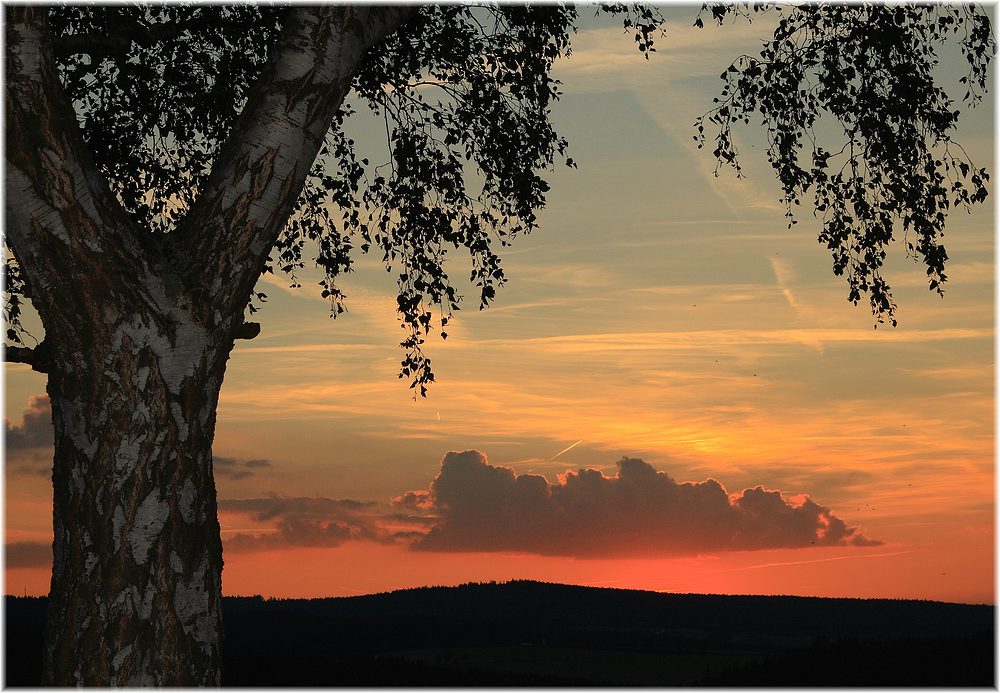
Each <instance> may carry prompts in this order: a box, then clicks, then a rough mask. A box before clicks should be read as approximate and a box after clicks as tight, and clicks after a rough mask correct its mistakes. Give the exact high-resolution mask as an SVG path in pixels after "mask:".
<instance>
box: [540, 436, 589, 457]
mask: <svg viewBox="0 0 1000 693" xmlns="http://www.w3.org/2000/svg"><path fill="white" fill-rule="evenodd" d="M582 442H583V440H578V441H576V442H575V443H573V444H572V445H570V446H569V447H568V448H566V449H565V450H560V451H559V452H557V453H556V454H554V455H553V456H552V457H550V458H549V459H547V460H545V461H546V462H551V461H552V460H554V459H555V458H557V457H559V455H561V454H563V453H564V452H569V451H570V450H572V449H573V448H575V447H576V446H577V445H579V444H580V443H582Z"/></svg>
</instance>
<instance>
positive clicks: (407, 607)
mask: <svg viewBox="0 0 1000 693" xmlns="http://www.w3.org/2000/svg"><path fill="white" fill-rule="evenodd" d="M45 608H46V600H45V599H43V598H30V597H29V598H23V597H7V598H6V623H5V628H6V636H7V637H6V648H7V651H6V662H7V670H6V672H5V679H4V683H5V685H7V686H32V685H37V683H38V681H39V672H40V652H41V628H42V623H43V622H44V615H45ZM224 617H225V624H226V640H225V645H224V663H225V669H224V674H223V683H224V685H229V686H296V685H301V686H307V685H312V686H332V685H351V686H359V685H381V686H392V685H400V686H421V685H464V686H475V685H498V686H514V685H575V686H579V685H616V684H617V685H620V684H639V685H661V686H667V685H698V684H709V685H713V684H714V685H728V686H731V685H795V686H816V685H831V686H837V685H840V686H844V685H868V686H884V685H905V686H913V685H919V686H928V685H941V686H961V685H976V686H993V685H994V684H995V680H994V654H993V653H994V607H992V606H982V605H965V604H947V603H942V602H925V601H910V600H884V599H877V600H859V599H823V598H803V597H750V596H743V597H741V596H717V595H682V594H658V593H654V592H640V591H632V590H617V589H598V588H590V587H573V586H567V585H553V584H545V583H537V582H528V581H516V582H510V583H505V584H494V583H490V584H471V585H463V586H460V587H428V588H420V589H412V590H402V591H398V592H391V593H386V594H376V595H368V596H364V597H344V598H330V599H311V600H307V599H293V600H265V599H262V598H260V597H229V598H226V599H225V602H224Z"/></svg>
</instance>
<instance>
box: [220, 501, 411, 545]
mask: <svg viewBox="0 0 1000 693" xmlns="http://www.w3.org/2000/svg"><path fill="white" fill-rule="evenodd" d="M219 511H220V512H223V513H231V514H236V515H245V516H247V517H248V518H249V519H250V520H251V521H253V522H257V523H271V524H269V526H267V527H262V528H260V530H259V531H239V532H234V533H230V534H228V535H224V541H225V547H226V549H228V550H232V551H259V550H263V549H275V548H283V547H291V546H324V547H332V546H339V545H340V544H343V543H344V542H345V541H349V540H352V539H367V540H372V541H378V542H385V541H392V540H393V539H392V535H391V534H390V533H389V532H387V531H386V530H384V529H383V528H382V527H381V525H380V521H381V519H382V516H381V514H380V513H379V511H378V509H377V504H376V503H374V502H366V501H357V500H350V499H335V498H323V497H315V498H305V497H298V498H283V497H281V496H278V495H276V494H272V495H270V496H268V497H266V498H243V499H236V500H223V501H219Z"/></svg>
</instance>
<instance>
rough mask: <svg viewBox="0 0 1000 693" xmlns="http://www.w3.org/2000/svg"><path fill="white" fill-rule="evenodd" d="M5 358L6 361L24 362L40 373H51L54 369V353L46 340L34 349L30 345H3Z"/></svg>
mask: <svg viewBox="0 0 1000 693" xmlns="http://www.w3.org/2000/svg"><path fill="white" fill-rule="evenodd" d="M2 348H3V360H4V361H5V362H6V363H24V364H27V365H29V366H31V370H33V371H38V372H39V373H50V372H51V370H52V354H51V352H50V351H49V348H48V345H47V344H46V343H45V340H42V342H41V343H40V344H39V345H38V346H36V347H35V348H34V349H31V348H29V347H19V346H7V345H6V344H5V345H3V347H2Z"/></svg>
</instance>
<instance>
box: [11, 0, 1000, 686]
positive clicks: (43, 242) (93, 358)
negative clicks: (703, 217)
mask: <svg viewBox="0 0 1000 693" xmlns="http://www.w3.org/2000/svg"><path fill="white" fill-rule="evenodd" d="M601 10H602V11H604V12H606V13H611V14H615V15H618V16H619V18H621V17H624V26H625V29H626V30H627V33H628V34H629V35H630V36H631V37H633V38H634V39H635V42H636V45H637V46H638V49H639V51H640V52H641V53H643V54H645V56H646V57H647V58H648V57H649V54H650V53H651V52H653V51H654V50H655V49H654V45H653V44H654V40H655V39H658V38H659V36H660V31H661V29H662V25H663V21H662V17H661V16H660V15H659V14H658V12H657V11H656V10H655V9H650V8H645V7H640V6H636V7H626V6H606V7H603V8H601ZM589 11H592V10H588V12H589ZM778 11H779V12H781V13H782V17H783V20H782V22H781V24H780V25H779V28H778V30H777V31H776V32H775V34H774V37H773V41H771V42H769V43H768V44H767V45H765V46H764V50H763V51H762V53H761V56H760V57H759V58H757V57H755V58H744V59H741V60H740V61H737V62H734V63H733V65H732V66H730V67H729V69H728V70H727V71H726V72H725V73H723V77H724V78H725V80H726V85H725V87H724V91H723V94H722V96H721V97H720V99H719V101H718V103H717V106H716V107H715V108H714V110H712V111H710V112H709V113H708V114H707V115H706V119H705V121H703V122H700V123H699V124H697V127H698V131H699V132H700V133H701V134H700V135H696V136H701V137H703V138H704V137H705V136H706V135H705V127H706V125H707V126H708V127H709V135H710V136H711V137H712V138H714V139H715V142H716V144H717V146H716V149H715V156H716V157H718V158H719V159H720V161H721V162H722V163H724V164H733V165H738V158H737V152H736V149H735V140H734V139H733V135H732V126H733V125H734V124H736V121H739V120H743V121H746V122H747V123H749V122H750V120H751V117H752V118H753V119H757V118H758V116H759V117H760V119H761V120H762V122H763V124H764V126H765V128H766V130H767V132H768V133H769V141H770V143H771V147H770V149H769V156H770V158H771V161H772V163H773V164H774V166H775V169H776V171H777V173H778V176H779V180H780V181H781V184H782V187H783V190H784V195H785V201H786V202H787V203H788V205H789V208H790V209H791V208H792V207H793V206H794V205H797V204H798V202H799V200H800V199H801V198H803V197H804V195H805V193H806V191H807V190H808V189H809V188H810V187H812V189H813V190H814V191H815V194H816V197H815V200H814V201H813V205H814V207H815V208H816V209H817V210H818V211H819V212H820V213H822V214H824V215H825V218H824V226H823V228H824V231H823V234H825V235H823V236H821V240H822V241H823V242H824V244H825V245H827V246H828V247H829V248H830V249H831V251H832V252H833V256H834V271H835V272H837V273H838V274H844V275H845V276H846V277H847V279H848V282H849V288H850V294H849V298H850V299H851V300H853V301H857V300H858V299H860V298H862V297H864V296H868V297H869V298H870V299H871V306H872V309H873V312H874V314H875V316H876V317H877V318H882V317H886V316H888V317H890V318H891V316H892V309H893V307H894V305H893V304H892V302H891V299H888V300H887V299H886V296H888V295H889V294H888V284H886V283H885V281H884V280H883V279H882V278H881V275H880V274H879V269H880V267H881V262H880V260H881V258H883V257H884V253H885V248H886V247H887V246H888V245H889V244H890V242H891V241H892V234H893V230H894V229H896V228H901V229H903V230H904V231H905V232H906V233H909V234H913V233H915V234H916V238H917V242H916V244H915V245H911V246H908V247H907V251H908V252H911V253H912V254H913V255H914V256H915V257H917V258H918V259H920V260H922V261H923V262H924V264H925V265H926V267H927V268H928V272H929V274H930V281H931V288H932V289H940V285H941V283H942V282H943V281H944V280H945V276H944V272H943V267H944V261H945V259H946V257H947V256H946V254H945V253H944V250H943V247H941V246H940V243H939V236H940V231H941V229H942V228H943V223H944V217H945V215H946V214H947V211H948V208H949V206H954V205H955V204H959V205H971V204H974V203H976V202H979V201H981V200H982V199H983V198H984V197H985V195H986V191H985V183H986V180H987V179H988V175H987V173H986V171H985V169H981V168H976V167H975V165H974V164H973V162H972V160H971V158H970V157H969V156H968V155H967V154H966V153H965V152H964V151H962V150H960V149H958V148H957V146H956V145H954V144H953V143H952V141H951V132H952V131H953V128H954V126H955V124H956V122H957V119H958V110H957V109H956V108H955V105H954V103H953V101H952V99H951V98H949V97H948V96H947V95H946V94H945V93H944V92H943V91H941V89H940V88H939V87H938V86H937V85H936V84H935V83H934V81H933V70H932V69H931V68H932V63H933V61H934V60H935V54H934V47H935V46H937V45H938V44H940V43H941V42H942V41H944V40H945V39H949V38H951V39H954V40H956V41H958V43H959V44H960V45H961V46H962V48H963V50H964V51H965V54H966V55H967V56H968V60H969V75H968V76H967V77H966V78H965V79H966V80H967V81H966V84H967V85H968V86H969V87H970V89H969V91H970V95H967V100H968V101H975V100H976V99H977V98H979V97H980V96H981V94H982V91H983V89H984V88H985V74H986V65H987V62H988V60H989V57H990V56H991V55H992V50H993V48H992V46H993V43H992V35H991V34H990V31H989V22H988V20H987V19H986V18H985V16H984V15H983V14H982V13H981V12H979V11H976V10H975V9H973V8H971V7H967V6H961V7H955V8H952V7H947V6H937V7H930V8H927V7H911V6H896V5H894V6H891V7H883V6H878V5H874V6H850V7H847V6H844V7H838V6H820V5H808V6H804V7H802V8H779V10H778ZM705 12H710V15H706V16H710V17H711V18H712V19H715V20H717V21H718V22H719V23H723V22H726V21H730V20H731V18H732V16H733V15H734V14H739V12H740V11H737V10H734V9H733V8H731V7H726V6H721V7H713V8H708V9H706V10H705V11H704V12H703V14H704V13H705ZM749 12H750V11H749V10H747V13H748V14H749ZM4 15H5V17H4V19H5V24H6V46H7V48H6V50H7V54H6V84H5V88H6V106H5V108H6V110H5V117H6V145H7V146H6V160H5V162H6V169H5V171H6V172H5V183H6V207H5V213H6V218H5V225H4V232H5V250H6V253H7V255H6V272H5V277H6V284H5V292H6V293H5V298H6V303H5V319H6V326H7V341H8V346H7V349H6V358H7V360H10V361H18V362H22V363H28V364H31V366H32V368H34V369H35V370H38V371H40V372H43V373H46V374H47V378H48V380H47V390H48V394H49V398H50V400H51V403H52V419H53V426H54V431H55V456H54V464H53V475H52V478H53V488H54V513H53V530H54V543H53V575H52V583H51V592H50V599H49V613H48V622H47V626H46V644H45V652H44V683H45V684H47V685H88V686H107V685H186V686H189V685H218V684H219V682H220V669H221V666H220V665H221V662H220V656H221V655H220V652H221V637H222V624H221V574H222V545H221V541H220V536H219V523H218V519H217V513H216V493H215V484H214V480H213V475H212V452H211V446H212V439H213V436H214V432H215V425H216V405H217V402H218V397H219V392H220V388H221V387H222V383H223V379H224V374H225V368H226V362H227V360H228V359H229V358H230V355H231V352H232V349H233V345H234V343H235V341H236V340H238V339H240V338H252V337H253V336H254V335H255V334H256V332H257V331H258V330H259V326H258V325H256V324H255V323H250V322H247V321H246V315H247V313H248V312H253V310H255V301H257V300H259V299H260V296H258V295H257V294H255V289H254V287H255V285H256V283H257V281H258V279H259V278H260V276H261V274H262V273H263V272H268V271H273V270H278V271H284V272H286V273H290V274H292V275H293V276H294V273H295V271H296V269H297V268H301V267H302V266H303V263H304V262H306V261H307V260H308V261H315V262H316V263H317V264H318V265H319V266H320V267H321V268H322V269H323V270H324V273H325V278H324V280H323V282H322V286H321V287H319V290H320V291H321V292H322V295H323V296H324V297H326V298H328V299H329V300H330V306H331V312H332V313H333V314H334V315H336V314H337V313H339V312H340V311H341V310H342V309H343V302H344V300H345V296H344V294H343V293H342V291H341V289H340V287H339V285H338V283H337V280H338V278H340V277H341V276H342V275H343V274H344V273H345V272H347V271H349V270H350V269H351V263H352V257H353V255H355V254H357V253H359V252H361V253H365V252H373V253H377V254H379V255H381V257H382V259H383V261H384V262H385V264H386V266H387V267H388V268H390V269H391V270H392V271H393V272H394V273H395V274H396V276H397V277H398V300H397V303H398V311H399V316H400V320H401V323H402V325H403V326H404V327H405V328H406V333H405V334H406V337H405V339H404V340H403V341H402V343H401V346H402V348H403V359H402V363H401V368H400V377H402V378H404V379H408V381H409V382H410V384H411V386H412V387H413V388H414V390H415V391H416V392H418V393H420V394H423V392H424V390H425V388H426V386H427V384H428V383H430V382H431V381H432V380H433V377H434V376H433V372H432V370H431V367H430V361H429V359H428V358H427V357H426V356H425V355H424V352H423V346H424V339H425V337H426V336H427V335H428V334H429V333H431V332H432V331H439V332H440V333H441V336H442V337H444V336H446V329H447V325H448V320H449V318H450V316H451V314H452V312H453V311H454V310H457V309H458V307H459V303H460V301H461V296H459V294H458V293H457V291H456V289H455V288H454V285H453V283H452V281H451V279H450V278H449V276H448V274H447V272H446V271H445V265H444V259H445V257H446V254H447V253H449V252H450V253H455V252H457V251H464V252H466V253H467V254H468V257H469V262H470V277H471V280H472V283H473V284H474V285H475V286H476V288H477V291H478V293H479V295H478V297H477V299H478V304H479V306H480V307H485V306H486V305H488V304H489V303H490V302H491V301H492V300H493V298H494V297H495V295H496V289H497V288H498V287H499V286H500V285H501V284H502V283H503V282H504V275H503V271H502V268H501V265H500V257H499V255H498V252H499V248H502V247H503V246H505V245H507V244H508V243H509V242H510V241H511V240H512V239H514V238H515V237H516V236H518V235H519V234H523V233H527V232H529V231H531V230H532V229H533V228H534V227H535V226H536V224H537V218H536V213H537V211H538V210H539V209H540V208H541V207H542V206H543V205H544V203H545V195H546V192H547V190H548V185H547V183H546V182H545V179H544V176H545V173H546V171H549V170H551V169H552V167H553V166H555V165H562V164H568V165H571V166H572V165H573V161H572V159H571V158H568V157H567V155H566V153H567V149H566V147H567V143H566V142H565V140H563V139H562V138H561V137H560V136H559V135H558V134H557V133H556V132H555V130H554V129H553V127H552V124H551V122H550V109H551V107H552V102H553V101H554V100H555V99H556V98H557V97H558V94H559V92H558V89H559V85H558V83H557V82H555V81H554V80H553V79H552V78H551V77H550V71H551V67H552V65H553V63H554V62H555V61H556V60H558V59H559V58H560V57H562V56H564V55H566V54H567V53H568V51H569V47H570V37H571V34H572V31H573V24H574V21H575V20H576V16H577V10H576V9H574V8H573V7H568V6H565V7H564V6H550V5H546V6H515V5H501V6H491V7H486V8H473V7H471V6H464V5H463V6H457V5H444V6H415V5H409V6H405V7H388V6H363V7H350V6H318V7H306V6H293V7H290V8H272V7H267V8H264V7H261V8H256V7H251V6H244V7H225V6H187V7H181V6H177V5H171V6H149V7H142V6H110V7H98V6H88V7H74V6H68V7H67V6H63V7H58V8H47V7H44V6H39V5H29V6H7V7H5V8H4ZM696 21H697V22H698V23H699V24H701V23H703V19H702V16H701V15H699V16H698V19H697V20H696ZM657 45H659V44H657ZM914 47H915V48H916V49H917V50H915V51H914V50H911V49H913V48H914ZM859 60H863V61H867V64H866V65H865V66H864V67H863V69H862V67H861V66H859V64H858V61H859ZM639 62H641V59H640V60H637V65H636V69H641V67H642V66H641V65H640V64H638V63H639ZM903 69H905V70H907V71H908V72H907V74H909V75H910V76H909V77H906V78H905V79H908V80H910V81H908V82H906V83H905V84H904V77H903V76H902V74H903V73H901V72H900V71H901V70H903ZM349 95H350V97H351V98H350V99H348V96H349ZM361 106H363V107H364V112H363V113H361V114H360V115H363V116H366V117H374V118H378V119H381V120H382V121H383V122H384V125H385V130H386V152H387V153H386V154H385V155H384V156H383V160H377V161H375V162H374V163H373V162H371V161H369V159H368V158H366V157H363V156H359V155H358V153H356V152H355V144H354V142H353V141H352V140H351V139H350V138H349V137H348V136H347V135H346V134H345V130H344V128H343V125H344V122H345V119H347V118H350V117H357V116H358V114H356V113H355V111H356V110H358V109H359V108H360V107H361ZM887 108H891V109H893V110H892V111H891V113H890V114H889V117H884V116H885V115H886V114H885V113H881V112H880V111H879V109H887ZM821 112H822V113H824V114H827V115H828V116H830V117H832V118H833V119H834V122H837V123H840V124H842V125H843V126H844V133H845V136H846V138H847V140H848V141H849V143H850V146H845V148H844V149H842V150H841V151H840V152H835V151H834V150H831V149H822V148H817V147H818V145H816V146H813V147H812V148H811V163H808V162H807V163H808V165H803V162H804V161H806V160H807V159H808V157H805V158H804V155H803V152H806V153H807V154H808V153H809V150H810V145H809V144H808V143H809V142H813V144H814V145H815V140H812V139H811V138H810V133H811V132H812V130H813V128H814V126H815V123H816V121H817V118H818V115H819V114H820V113H821ZM595 136H599V133H595ZM890 142H895V144H893V145H892V146H890ZM371 156H373V157H374V156H375V154H371ZM379 156H382V155H381V154H380V155H379ZM838 157H840V158H839V159H838ZM928 157H929V158H928ZM838 161H839V166H842V168H839V172H837V171H832V172H831V171H830V167H831V166H834V165H835V163H836V162H838ZM847 171H849V172H850V175H849V176H848V175H847V174H846V173H845V172H847ZM893 171H901V173H899V174H894V173H893ZM910 172H912V173H913V175H912V176H911V175H909V173H910ZM914 181H916V182H914ZM906 242H907V243H909V242H910V241H909V240H907V241H906ZM310 249H315V252H314V254H313V255H312V256H311V257H309V256H308V252H307V251H308V250H310ZM303 253H306V255H305V256H304V255H303ZM25 298H28V299H30V301H31V305H32V307H33V308H34V310H36V311H37V313H38V316H39V317H40V319H41V322H42V325H43V327H44V331H45V334H44V339H43V340H42V341H41V343H40V344H38V345H36V346H35V347H34V348H29V347H28V346H27V345H26V344H25V343H24V342H23V341H22V335H23V332H22V329H21V324H20V317H21V309H22V305H23V299H25Z"/></svg>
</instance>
